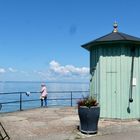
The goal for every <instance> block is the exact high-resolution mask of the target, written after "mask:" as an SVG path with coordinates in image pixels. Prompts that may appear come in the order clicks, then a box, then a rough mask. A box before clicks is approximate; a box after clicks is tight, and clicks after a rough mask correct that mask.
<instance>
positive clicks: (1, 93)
mask: <svg viewBox="0 0 140 140" xmlns="http://www.w3.org/2000/svg"><path fill="white" fill-rule="evenodd" d="M27 92H29V93H40V91H16V92H0V95H3V94H20V93H27ZM70 92H75V93H76V92H89V90H85V91H84V90H82V91H80V90H70V91H67V90H66V91H48V93H70Z"/></svg>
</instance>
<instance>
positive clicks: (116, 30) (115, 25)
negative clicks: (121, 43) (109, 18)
mask: <svg viewBox="0 0 140 140" xmlns="http://www.w3.org/2000/svg"><path fill="white" fill-rule="evenodd" d="M113 27H114V30H113V32H114V33H116V32H118V24H117V22H116V21H115V22H114V24H113Z"/></svg>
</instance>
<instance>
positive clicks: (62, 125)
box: [0, 107, 140, 140]
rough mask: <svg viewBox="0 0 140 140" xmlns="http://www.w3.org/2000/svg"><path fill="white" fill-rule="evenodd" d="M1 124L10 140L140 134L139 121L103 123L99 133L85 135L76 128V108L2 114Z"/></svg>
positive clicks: (38, 109) (43, 109) (54, 139)
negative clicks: (125, 133) (127, 133)
mask: <svg viewBox="0 0 140 140" xmlns="http://www.w3.org/2000/svg"><path fill="white" fill-rule="evenodd" d="M0 122H1V123H2V124H3V126H4V127H5V129H6V131H7V133H8V134H9V136H10V138H11V140H58V139H59V140H76V139H92V137H99V136H104V135H111V134H116V133H122V132H132V131H134V132H135V131H139V132H140V122H139V121H138V120H131V121H113V120H112V121H111V120H100V121H99V130H98V134H96V135H86V134H82V133H81V132H79V130H78V129H77V128H78V126H79V118H78V114H77V108H76V107H62V108H57V107H55V108H37V109H32V110H25V111H21V112H20V111H17V112H12V113H1V114H0Z"/></svg>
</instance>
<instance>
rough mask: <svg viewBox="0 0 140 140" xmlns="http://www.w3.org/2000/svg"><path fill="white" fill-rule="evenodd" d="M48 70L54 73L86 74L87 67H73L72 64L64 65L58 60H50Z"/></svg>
mask: <svg viewBox="0 0 140 140" xmlns="http://www.w3.org/2000/svg"><path fill="white" fill-rule="evenodd" d="M50 70H51V71H53V72H54V73H57V74H61V75H73V74H74V75H75V74H76V75H81V76H82V75H88V74H89V68H87V67H81V68H79V67H75V66H73V65H66V66H61V65H60V64H59V63H58V62H56V61H54V60H53V61H51V62H50Z"/></svg>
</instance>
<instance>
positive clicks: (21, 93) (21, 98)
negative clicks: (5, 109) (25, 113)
mask: <svg viewBox="0 0 140 140" xmlns="http://www.w3.org/2000/svg"><path fill="white" fill-rule="evenodd" d="M20 111H22V92H20Z"/></svg>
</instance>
